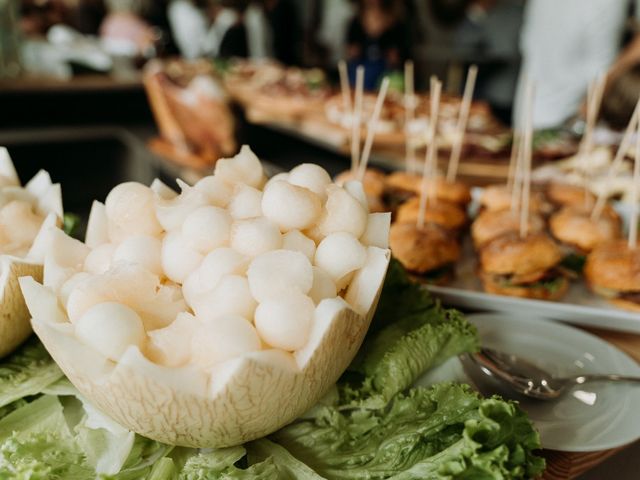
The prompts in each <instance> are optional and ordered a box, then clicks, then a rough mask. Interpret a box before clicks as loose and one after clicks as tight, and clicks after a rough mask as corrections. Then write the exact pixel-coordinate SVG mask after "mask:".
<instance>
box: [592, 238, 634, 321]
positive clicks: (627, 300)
mask: <svg viewBox="0 0 640 480" xmlns="http://www.w3.org/2000/svg"><path fill="white" fill-rule="evenodd" d="M584 276H585V280H586V281H587V283H588V285H589V287H590V288H591V289H592V290H593V291H594V292H596V293H597V294H599V295H602V296H603V297H605V298H607V299H609V301H610V302H611V303H613V304H614V305H616V306H617V307H621V308H624V309H626V310H632V311H635V312H640V249H639V248H629V245H628V242H627V241H626V240H616V241H613V242H609V243H605V244H602V245H599V246H598V247H596V248H595V249H594V250H593V251H592V252H591V253H590V254H589V256H588V257H587V262H586V263H585V266H584Z"/></svg>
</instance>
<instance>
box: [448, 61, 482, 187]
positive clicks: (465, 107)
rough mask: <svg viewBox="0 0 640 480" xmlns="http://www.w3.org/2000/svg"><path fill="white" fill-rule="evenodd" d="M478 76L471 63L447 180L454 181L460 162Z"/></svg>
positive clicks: (476, 69)
mask: <svg viewBox="0 0 640 480" xmlns="http://www.w3.org/2000/svg"><path fill="white" fill-rule="evenodd" d="M477 76H478V67H477V66H475V65H472V66H471V67H469V72H468V73H467V81H466V83H465V86H464V94H463V96H462V105H461V106H460V114H459V115H458V123H457V125H456V134H455V138H454V142H453V148H452V149H451V157H450V158H449V167H448V169H447V182H449V183H451V182H454V181H455V179H456V175H457V173H458V165H459V164H460V154H461V153H462V143H463V140H464V132H465V131H466V130H467V122H468V120H469V110H470V108H471V101H472V100H473V90H474V88H475V85H476V77H477Z"/></svg>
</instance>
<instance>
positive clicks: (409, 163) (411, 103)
mask: <svg viewBox="0 0 640 480" xmlns="http://www.w3.org/2000/svg"><path fill="white" fill-rule="evenodd" d="M415 110H416V106H415V89H414V85H413V61H411V60H407V61H406V62H404V136H405V155H406V156H407V158H406V162H405V163H406V165H405V168H406V170H407V172H408V173H415V172H416V147H415V144H414V143H413V139H412V138H411V132H410V130H409V127H410V126H411V123H412V122H413V119H414V117H415Z"/></svg>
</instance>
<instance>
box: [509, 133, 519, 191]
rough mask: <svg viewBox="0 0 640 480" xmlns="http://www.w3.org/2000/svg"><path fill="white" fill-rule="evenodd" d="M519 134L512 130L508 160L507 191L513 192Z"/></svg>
mask: <svg viewBox="0 0 640 480" xmlns="http://www.w3.org/2000/svg"><path fill="white" fill-rule="evenodd" d="M519 142H520V132H519V131H518V129H517V128H514V129H513V141H512V145H511V157H510V158H509V174H508V175H507V190H508V191H512V190H513V183H514V177H515V174H516V165H517V158H518V155H519V148H520V145H519Z"/></svg>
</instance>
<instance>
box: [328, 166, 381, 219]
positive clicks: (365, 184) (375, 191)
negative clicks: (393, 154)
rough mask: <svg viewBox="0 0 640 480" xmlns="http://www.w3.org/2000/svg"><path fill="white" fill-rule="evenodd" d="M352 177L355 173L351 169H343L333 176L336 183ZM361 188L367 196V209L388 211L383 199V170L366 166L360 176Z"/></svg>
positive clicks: (342, 182) (341, 182) (353, 177)
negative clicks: (361, 176)
mask: <svg viewBox="0 0 640 480" xmlns="http://www.w3.org/2000/svg"><path fill="white" fill-rule="evenodd" d="M354 179H355V175H354V174H353V172H352V171H351V170H345V171H344V172H342V173H340V174H339V175H338V176H337V177H336V178H335V182H336V183H337V184H338V185H343V184H344V183H346V182H348V181H350V180H354ZM362 188H363V189H364V193H365V195H366V196H367V201H368V203H369V210H370V211H371V212H386V211H388V210H387V208H386V206H385V203H384V200H383V194H384V192H385V174H384V173H383V172H381V171H380V170H376V169H374V168H367V169H366V170H365V171H364V177H363V178H362Z"/></svg>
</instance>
